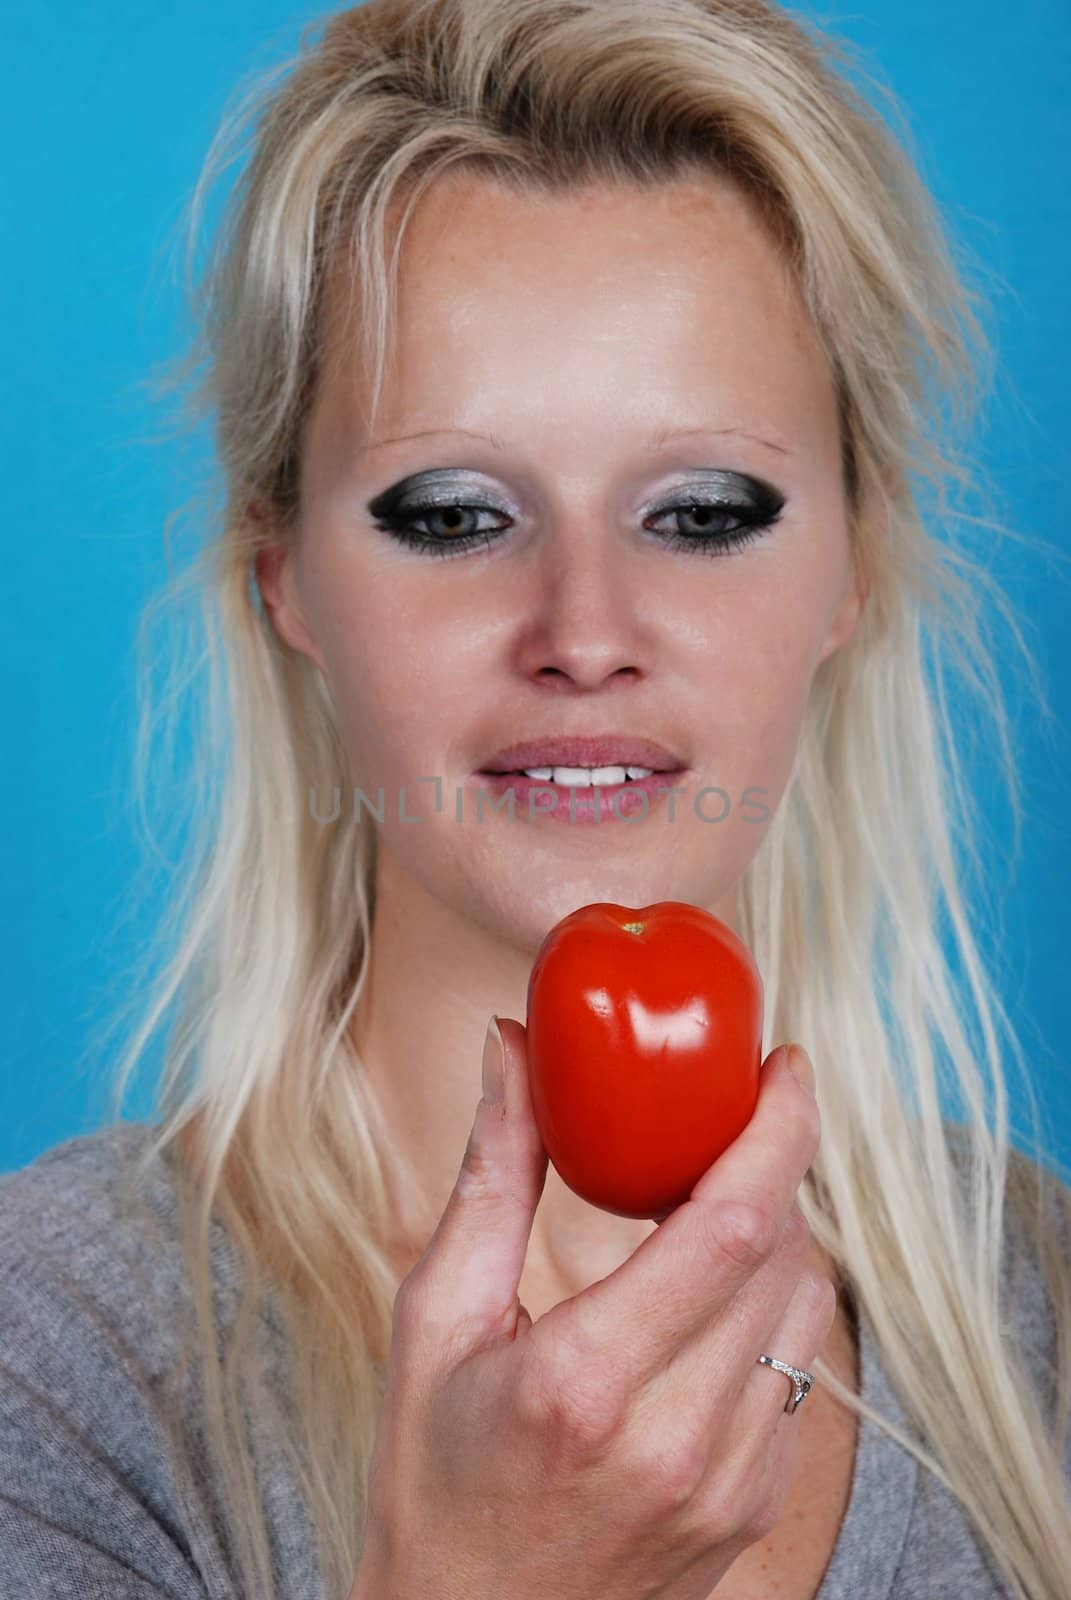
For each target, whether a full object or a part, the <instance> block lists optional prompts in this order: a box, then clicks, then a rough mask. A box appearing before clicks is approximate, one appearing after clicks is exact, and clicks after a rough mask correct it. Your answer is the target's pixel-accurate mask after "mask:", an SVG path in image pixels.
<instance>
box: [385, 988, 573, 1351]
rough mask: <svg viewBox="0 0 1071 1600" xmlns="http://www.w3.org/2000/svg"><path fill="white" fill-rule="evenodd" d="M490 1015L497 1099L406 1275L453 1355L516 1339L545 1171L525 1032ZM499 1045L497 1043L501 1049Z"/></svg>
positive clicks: (483, 1108)
mask: <svg viewBox="0 0 1071 1600" xmlns="http://www.w3.org/2000/svg"><path fill="white" fill-rule="evenodd" d="M495 1023H496V1019H494V1018H492V1020H491V1024H490V1026H489V1027H488V1030H487V1036H486V1039H485V1041H484V1050H485V1061H486V1063H487V1065H488V1066H493V1064H494V1061H495V1060H496V1059H500V1060H501V1065H502V1070H503V1083H502V1089H503V1094H502V1098H501V1099H496V1100H488V1099H487V1098H483V1099H481V1100H480V1102H479V1104H478V1106H477V1109H476V1115H475V1118H474V1120H473V1124H472V1131H471V1133H470V1135H469V1141H468V1145H467V1146H466V1149H465V1154H464V1157H463V1160H462V1163H461V1168H460V1171H459V1172H458V1176H457V1181H456V1183H455V1184H454V1188H453V1191H452V1193H451V1195H450V1198H449V1200H448V1201H447V1204H446V1208H445V1210H444V1211H443V1214H442V1216H441V1218H440V1219H439V1223H438V1226H437V1227H436V1229H435V1232H434V1233H433V1234H432V1236H431V1239H430V1240H429V1242H428V1245H427V1248H426V1249H425V1251H424V1254H423V1256H422V1257H421V1259H420V1261H419V1262H418V1263H417V1266H416V1268H415V1269H414V1271H413V1273H412V1274H411V1275H410V1276H411V1278H412V1279H413V1289H412V1292H414V1293H416V1294H418V1295H419V1297H420V1301H421V1310H422V1313H423V1316H424V1318H425V1319H430V1325H433V1326H434V1327H435V1328H436V1329H437V1330H438V1332H439V1333H440V1334H441V1335H443V1336H446V1335H448V1336H449V1338H448V1343H449V1348H450V1351H451V1353H452V1354H453V1353H456V1352H458V1351H460V1352H461V1353H462V1354H464V1353H467V1352H468V1351H469V1350H470V1349H471V1348H473V1347H475V1346H477V1345H482V1344H486V1343H491V1342H494V1340H495V1339H496V1338H497V1337H500V1336H502V1335H503V1334H505V1335H508V1336H512V1335H513V1333H514V1332H515V1330H516V1326H517V1319H518V1315H519V1314H520V1316H521V1317H522V1319H525V1318H527V1320H528V1321H529V1323H530V1320H531V1319H530V1318H528V1314H527V1312H526V1311H524V1309H523V1308H521V1307H520V1302H519V1300H518V1289H519V1285H520V1280H521V1273H522V1271H523V1268H524V1261H525V1254H526V1251H527V1248H528V1241H529V1237H530V1235H531V1231H532V1223H533V1220H534V1217H535V1212H536V1207H537V1206H538V1204H539V1200H540V1197H541V1195H542V1192H543V1187H544V1183H545V1181H546V1175H547V1165H548V1161H547V1154H546V1151H545V1150H544V1148H543V1145H542V1142H541V1141H540V1138H539V1133H538V1130H537V1128H536V1123H535V1117H534V1115H533V1112H532V1105H531V1098H530V1094H529V1089H528V1073H527V1057H526V1050H525V1030H524V1027H523V1025H522V1024H521V1023H520V1022H517V1021H516V1020H515V1019H514V1018H512V1017H503V1018H501V1019H499V1020H498V1026H497V1027H496V1025H495ZM499 1040H501V1046H500V1045H499Z"/></svg>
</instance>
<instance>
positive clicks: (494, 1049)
mask: <svg viewBox="0 0 1071 1600" xmlns="http://www.w3.org/2000/svg"><path fill="white" fill-rule="evenodd" d="M503 1055H504V1047H503V1044H502V1034H501V1032H500V1030H499V1026H498V1018H497V1017H495V1016H492V1018H491V1020H490V1022H489V1023H488V1024H487V1034H486V1037H485V1038H484V1041H483V1097H484V1099H485V1100H486V1101H487V1104H488V1105H489V1106H497V1105H501V1104H502V1101H503V1099H504V1097H505V1093H506V1074H505V1068H504V1065H503Z"/></svg>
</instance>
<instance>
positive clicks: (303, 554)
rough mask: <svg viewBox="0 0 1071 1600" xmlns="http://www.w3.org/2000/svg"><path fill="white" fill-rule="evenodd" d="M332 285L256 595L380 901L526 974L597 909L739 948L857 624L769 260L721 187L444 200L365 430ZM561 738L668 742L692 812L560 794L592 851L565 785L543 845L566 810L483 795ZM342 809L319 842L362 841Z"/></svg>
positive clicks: (425, 231)
mask: <svg viewBox="0 0 1071 1600" xmlns="http://www.w3.org/2000/svg"><path fill="white" fill-rule="evenodd" d="M339 282H340V280H338V279H336V280H335V281H334V285H333V288H334V290H335V294H334V297H333V298H330V299H329V304H328V306H327V316H328V323H327V328H328V348H329V351H330V360H329V362H328V363H327V365H326V367H325V370H324V373H323V376H322V379H321V383H320V387H319V390H318V393H317V395H316V398H315V402H314V405H313V409H312V411H311V413H310V416H309V420H308V425H307V432H306V436H305V442H304V452H303V458H302V478H301V495H302V503H301V519H300V529H299V538H298V540H297V543H296V545H295V547H294V549H293V550H292V552H291V553H290V554H283V553H282V552H281V551H280V552H279V553H278V554H277V556H276V557H274V558H273V557H269V558H267V559H265V560H262V562H261V563H260V564H259V566H258V572H259V576H260V582H261V587H262V590H263V593H264V596H265V599H266V601H267V603H268V604H269V605H270V606H271V608H272V613H273V616H274V618H275V623H276V626H277V628H278V629H279V631H280V633H281V634H282V635H283V637H284V638H285V639H286V640H287V641H288V642H289V643H290V644H291V645H292V646H294V647H295V648H296V649H298V650H301V651H304V652H305V653H306V654H308V655H309V656H310V657H311V658H312V659H313V660H315V661H316V662H317V663H318V665H319V666H320V668H321V669H322V671H323V672H324V674H325V675H326V678H327V680H328V683H329V685H330V689H331V693H332V697H333V700H334V702H335V705H336V706H337V709H338V714H339V717H340V719H341V723H342V733H343V737H344V739H345V741H346V744H347V746H348V749H349V751H350V754H351V757H352V761H353V766H354V771H355V772H356V774H357V781H358V783H359V785H360V787H361V789H362V790H363V791H364V794H365V795H366V796H367V797H368V799H369V801H370V802H372V803H374V804H378V801H379V790H380V789H381V788H382V791H383V802H384V806H385V815H384V819H383V822H382V824H377V827H378V829H379V834H380V846H379V853H380V861H379V870H380V872H381V873H382V872H383V870H384V864H385V863H387V864H388V865H389V868H390V870H391V871H393V872H394V873H402V874H408V875H410V876H411V878H412V879H414V880H416V883H417V884H418V885H419V887H420V888H421V889H422V890H423V891H424V892H426V893H427V894H430V895H431V896H433V897H435V899H436V900H437V901H439V902H441V903H442V904H443V905H445V906H446V907H447V908H449V909H450V910H452V911H454V912H456V913H457V914H458V915H460V916H462V917H464V918H466V919H468V920H470V921H472V922H475V923H476V924H478V925H479V926H480V927H482V928H484V929H485V930H487V931H488V932H489V933H491V934H492V935H494V936H495V937H496V938H499V939H504V940H507V941H508V942H509V943H510V944H512V945H517V946H522V947H524V948H527V949H532V950H534V949H535V947H536V946H537V945H538V944H539V942H540V940H541V939H542V938H543V936H544V935H545V933H546V931H547V929H548V928H549V927H550V925H551V924H552V923H554V922H555V921H557V920H558V918H559V917H561V916H564V915H565V914H566V912H568V911H570V910H572V909H574V908H575V907H576V906H578V905H582V904H585V903H587V902H589V901H594V900H613V901H619V902H621V903H624V904H628V905H634V906H643V905H646V904H649V903H651V902H653V901H657V900H686V901H691V902H693V903H695V904H698V905H702V906H705V907H707V908H708V909H710V910H713V911H715V912H716V913H717V914H718V915H721V916H724V917H726V919H727V920H730V921H732V920H733V910H734V906H735V896H736V887H737V885H738V882H739V879H740V877H741V874H742V873H743V871H744V869H745V868H746V867H747V865H748V863H749V862H750V860H751V859H752V857H753V856H754V854H755V852H756V851H757V849H758V847H759V845H760V843H761V840H762V838H763V835H764V833H765V831H766V827H767V826H768V823H769V818H770V816H771V815H772V813H773V811H774V810H775V808H776V806H777V804H778V802H779V800H780V797H781V795H782V793H783V790H784V787H785V784H786V782H787V779H788V776H789V773H790V769H791V765H792V761H793V755H794V752H795V749H796V745H797V741H798V737H799V733H800V727H801V720H802V717H803V712H804V707H805V704H806V701H807V696H808V691H809V689H810V685H811V680H812V677H813V675H814V672H815V670H816V668H817V667H818V666H819V664H820V663H821V662H822V661H823V660H825V658H826V657H827V656H829V655H830V654H831V653H832V652H833V651H834V650H836V649H837V648H839V646H840V645H841V644H842V643H843V642H844V641H845V640H846V639H847V638H848V636H849V635H850V633H851V631H852V629H853V628H854V626H855V624H856V622H857V620H858V615H859V610H860V598H859V596H858V595H857V593H856V591H855V586H854V580H853V571H852V564H851V561H850V554H849V532H848V524H847V517H846V505H845V501H844V493H843V485H842V479H841V469H840V448H839V439H838V430H837V416H836V409H835V401H834V394H833V389H832V385H831V381H830V377H829V373H828V370H827V366H826V363H825V360H824V357H823V355H822V352H821V350H820V347H819V345H818V343H817V340H816V337H815V335H814V333H813V330H812V328H811V326H810V324H809V322H808V319H807V316H806V314H805V311H804V309H803V307H802V305H801V303H800V301H799V300H798V298H797V295H796V292H795V291H794V289H793V288H792V286H791V284H790V283H789V281H788V280H787V278H786V276H785V274H784V272H783V270H782V268H781V265H780V261H779V257H778V255H777V253H776V251H775V249H774V247H773V245H772V243H771V242H770V240H769V239H768V238H767V236H766V235H765V234H764V232H763V231H762V229H761V226H760V224H759V223H758V222H757V220H756V219H755V218H754V217H753V215H752V213H751V212H750V210H749V209H748V206H747V203H746V202H745V201H744V200H743V199H742V198H741V197H740V196H739V194H738V193H737V192H736V191H735V190H734V189H733V188H732V187H730V186H729V185H727V184H722V183H719V182H718V181H717V180H715V179H705V178H699V179H696V180H694V181H693V180H687V181H686V180H680V181H675V182H673V183H665V184H663V185H662V186H660V187H658V188H649V189H644V188H640V187H637V188H634V189H609V188H598V189H594V188H593V189H588V190H585V191H583V192H573V193H570V194H568V195H565V196H558V197H555V198H534V197H527V198H522V197H519V196H517V195H514V194H512V193H510V192H508V191H507V190H506V189H504V188H499V187H498V186H497V185H494V184H493V183H491V182H490V181H489V180H487V179H486V178H474V177H472V176H470V175H466V176H464V177H461V176H454V177H450V178H448V179H446V180H445V181H443V182H441V183H440V184H439V185H438V186H437V187H436V188H433V189H431V190H429V191H428V193H427V194H426V195H425V196H424V198H423V199H422V200H421V201H420V203H419V205H418V206H417V208H416V210H415V211H414V213H413V215H412V217H411V219H410V225H409V229H408V232H407V234H406V238H405V242H404V245H403V248H402V254H401V257H400V262H399V278H398V296H399V298H398V302H397V334H396V341H395V346H394V350H393V364H392V365H391V367H390V368H389V370H388V373H387V381H386V386H385V388H384V391H383V396H382V403H381V406H380V411H379V415H378V417H377V418H376V420H375V425H374V428H373V429H372V430H371V431H370V430H369V426H368V420H367V416H366V413H365V411H364V409H363V404H362V400H363V395H364V393H366V387H365V384H364V377H363V375H362V373H361V371H360V369H359V352H358V350H357V346H356V339H355V338H354V337H346V336H344V331H343V330H344V328H345V315H344V313H345V305H344V297H339V296H338V295H337V287H338V284H339ZM351 328H352V324H351ZM428 499H433V500H434V501H435V505H434V506H433V507H432V508H431V509H428V508H427V506H426V505H425V508H424V509H422V510H418V509H416V507H417V506H418V504H419V503H420V502H422V501H424V502H426V501H427V500H428ZM742 523H743V524H744V525H745V537H746V542H744V543H733V542H732V537H733V534H734V532H737V531H739V530H740V527H741V524H742ZM470 534H475V535H476V539H475V540H471V539H470V540H469V541H468V542H467V543H466V542H464V541H465V536H467V535H470ZM410 537H411V538H412V539H416V540H421V539H422V540H423V541H425V543H424V544H423V545H418V544H414V543H411V542H408V540H409V538H410ZM571 737H578V738H585V737H587V738H608V739H609V741H610V748H609V749H608V750H602V751H595V752H592V754H591V760H593V761H595V762H597V764H598V765H599V766H600V767H614V766H617V765H622V764H624V765H640V766H650V765H651V762H650V761H646V762H645V761H642V760H639V761H637V758H636V756H635V755H632V756H631V757H630V756H629V755H628V754H627V753H624V754H623V757H622V760H621V761H620V762H619V761H617V760H615V751H614V748H613V747H614V742H615V740H619V739H621V738H631V739H635V740H649V741H655V742H656V743H657V744H659V745H660V746H662V747H664V749H665V751H666V752H667V753H668V756H667V759H668V760H669V762H670V764H671V765H673V766H675V767H677V768H680V769H683V770H678V771H676V772H673V773H664V774H662V775H661V776H660V777H656V779H655V780H654V781H655V782H661V783H663V784H665V785H669V786H673V787H675V788H677V789H678V790H679V791H681V792H679V793H677V794H676V796H675V797H673V798H672V801H671V799H670V797H668V796H666V795H662V796H661V797H660V798H659V797H657V796H656V797H655V798H654V799H651V798H650V797H648V799H647V800H646V801H645V802H642V801H640V800H639V799H638V795H637V793H631V794H630V793H629V792H628V790H627V789H626V790H625V792H624V796H623V798H622V799H620V800H618V802H617V809H618V812H619V815H618V816H614V815H613V814H612V813H611V814H609V815H606V814H605V813H606V811H607V809H608V808H607V796H608V795H609V794H612V793H613V790H612V789H604V788H602V785H601V784H600V785H598V786H596V787H595V793H594V797H593V795H592V787H591V785H590V784H589V780H588V778H587V777H586V776H581V775H579V774H577V773H575V772H574V773H572V774H565V775H564V778H563V779H562V781H563V782H564V783H565V784H568V783H570V782H571V783H573V784H575V785H576V786H577V787H576V791H575V800H574V802H573V813H572V819H570V815H569V792H570V791H569V789H568V788H567V787H565V788H563V787H561V784H560V783H559V785H558V786H557V792H558V794H559V795H560V796H561V797H562V798H561V806H560V808H559V809H560V811H562V812H564V816H563V815H558V816H551V815H549V814H545V812H546V810H547V808H549V807H550V806H551V805H552V804H553V803H554V791H553V790H550V791H542V792H538V793H536V794H535V797H534V798H531V797H530V796H529V793H528V790H527V789H526V788H525V787H524V786H523V785H522V782H521V780H520V779H519V778H516V779H514V780H503V779H499V780H498V782H497V785H496V784H495V783H494V782H493V781H492V780H489V779H487V778H486V777H481V776H479V774H480V773H481V772H483V771H484V770H485V769H487V768H488V766H489V765H490V764H491V763H492V761H493V759H494V757H495V756H496V753H498V752H500V751H503V750H506V749H507V748H508V747H509V746H513V745H516V744H518V743H520V742H522V741H524V742H528V741H536V742H537V743H539V742H544V741H548V740H552V739H559V740H560V739H565V738H571ZM509 764H510V758H509V757H508V756H507V758H506V765H509ZM524 764H525V765H526V766H528V765H531V764H535V765H538V766H540V767H543V768H545V767H547V766H552V767H556V766H562V765H564V766H569V767H575V766H580V765H583V764H584V763H583V762H582V761H581V760H579V759H577V758H576V757H575V756H574V758H573V759H572V760H569V759H566V760H565V761H561V760H558V761H554V760H551V759H544V760H542V761H537V762H535V763H533V762H532V761H531V759H530V758H529V757H526V758H525V761H524ZM514 765H520V762H519V761H518V762H515V763H514ZM600 776H601V777H607V776H609V777H611V778H613V777H614V776H617V777H620V776H621V774H620V773H618V774H616V775H615V774H614V773H612V772H611V773H609V774H606V773H602V774H601V775H600ZM436 779H438V780H440V781H439V783H438V784H436V782H435V781H434V780H436ZM511 781H512V787H513V814H512V818H511V816H510V813H509V800H508V796H505V797H504V796H503V794H502V792H501V791H502V789H503V787H504V786H508V785H509V783H510V782H511ZM309 783H310V785H311V784H316V783H320V784H322V785H323V786H324V787H323V788H322V789H321V790H320V794H319V801H318V810H319V811H320V813H321V815H327V814H329V810H330V803H331V796H330V794H329V793H328V790H327V783H328V779H327V778H326V777H324V776H320V775H315V774H312V775H310V777H309ZM703 790H706V791H707V792H706V793H705V794H702V793H701V791H703ZM403 791H404V793H403ZM585 791H586V792H585ZM600 791H601V793H600ZM437 798H438V802H439V804H438V809H437V808H436V801H437ZM593 798H594V799H598V800H599V804H600V814H601V817H602V819H601V820H599V821H596V820H594V809H593V804H592V800H593ZM352 799H353V797H352V794H351V795H343V797H342V810H341V815H340V817H339V819H338V820H337V821H335V822H332V823H330V824H328V823H326V822H325V823H324V824H323V825H324V826H328V825H330V826H335V827H344V826H348V827H353V826H357V825H358V824H357V823H356V822H355V821H354V819H353V809H352ZM361 817H362V820H361V823H360V825H361V826H365V827H368V826H371V825H372V819H371V814H370V813H369V811H368V810H367V809H365V810H363V811H362V813H361ZM413 819H417V820H413ZM310 825H311V824H310Z"/></svg>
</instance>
